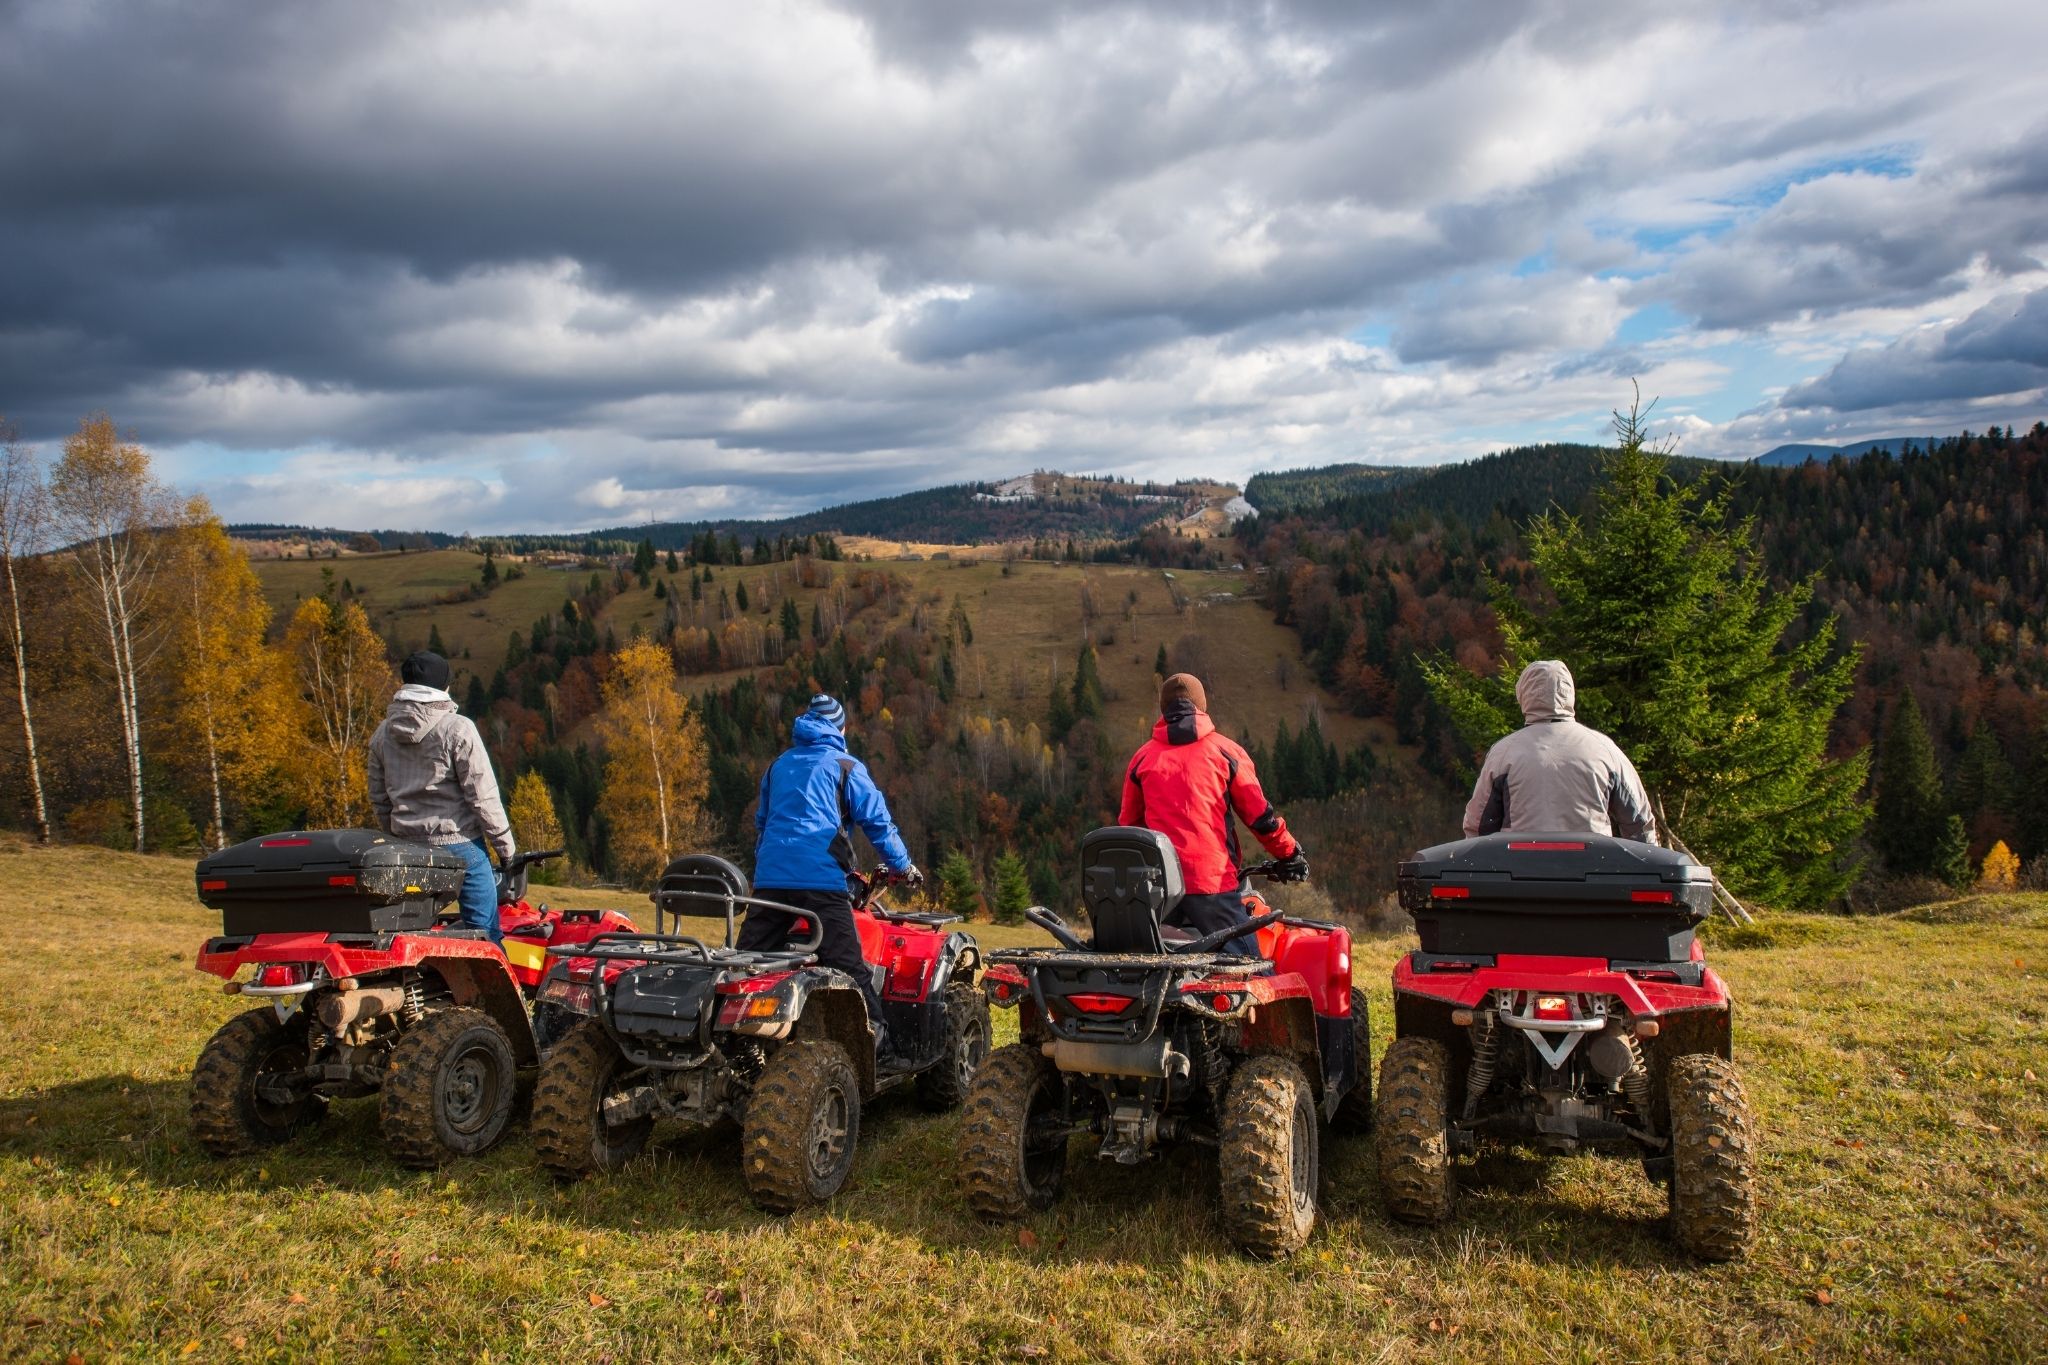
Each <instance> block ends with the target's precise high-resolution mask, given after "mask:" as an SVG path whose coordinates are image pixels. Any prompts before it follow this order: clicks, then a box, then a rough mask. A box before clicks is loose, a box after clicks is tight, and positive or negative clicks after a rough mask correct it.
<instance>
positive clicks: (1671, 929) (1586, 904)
mask: <svg viewBox="0 0 2048 1365" xmlns="http://www.w3.org/2000/svg"><path fill="white" fill-rule="evenodd" d="M1400 888H1401V908H1402V909H1404V910H1406V911H1407V912H1408V913H1409V914H1411V915H1413V916H1414V917H1415V932H1416V934H1417V935H1418V936H1419V937H1420V938H1421V939H1422V950H1423V951H1424V952H1428V953H1496V954H1497V953H1548V954H1552V955H1555V956H1559V957H1604V958H1610V959H1623V960H1627V961H1633V962H1682V961H1684V960H1685V959H1687V958H1688V957H1690V956H1691V955H1692V937H1693V929H1694V927H1695V926H1696V925H1698V924H1699V922H1700V921H1701V920H1703V919H1705V918H1706V917H1707V915H1708V914H1709V913H1711V912H1712V910H1713V905H1714V899H1713V898H1714V874H1713V872H1712V871H1711V870H1709V869H1707V868H1705V867H1702V866H1700V865H1699V864H1698V863H1696V862H1694V861H1693V860H1692V859H1690V858H1688V857H1686V856H1685V855H1684V854H1682V853H1677V852H1674V851H1672V850H1671V849H1667V848H1656V847H1653V846H1651V845H1649V844H1640V843H1637V842H1635V841H1634V840H1633V839H1612V838H1608V837H1607V836H1605V835H1599V834H1489V835H1486V836H1485V837H1483V838H1479V839H1461V840H1459V841H1458V842H1457V843H1454V844H1438V845H1437V846H1436V847H1435V848H1426V849H1424V850H1422V851H1421V852H1420V853H1418V854H1416V855H1415V856H1414V857H1413V858H1411V859H1409V860H1408V861H1407V862H1404V863H1402V864H1401V866H1400Z"/></svg>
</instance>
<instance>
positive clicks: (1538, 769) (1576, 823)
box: [1465, 659, 1657, 844]
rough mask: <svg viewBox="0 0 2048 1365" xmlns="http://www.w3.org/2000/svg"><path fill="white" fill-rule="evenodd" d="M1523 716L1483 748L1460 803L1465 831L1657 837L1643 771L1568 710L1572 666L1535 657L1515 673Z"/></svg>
mask: <svg viewBox="0 0 2048 1365" xmlns="http://www.w3.org/2000/svg"><path fill="white" fill-rule="evenodd" d="M1515 700H1516V701H1518V702H1520V703H1521V705H1522V719H1523V720H1524V721H1525V722H1526V724H1525V725H1524V726H1523V727H1522V728H1521V729H1519V730H1517V731H1515V732H1514V733H1513V734H1511V735H1509V736H1508V737H1507V738H1505V739H1503V740H1501V741H1500V742H1499V743H1497V744H1495V745H1494V746H1493V747H1492V748H1491V749H1489V750H1487V751H1486V764H1485V766H1484V767H1482V768H1481V769H1480V770H1479V782H1478V785H1476V786H1475V787H1473V789H1472V800H1471V801H1470V802H1468V803H1467V804H1466V806H1465V837H1466V838H1468V839H1469V838H1471V837H1472V836H1474V835H1478V834H1525V833H1526V834H1534V833H1543V834H1579V833H1585V834H1612V835H1617V836H1619V837H1620V838H1623V839H1635V840H1638V841H1640V842H1642V843H1645V844H1654V843H1656V842H1657V821H1656V818H1655V817H1654V816H1652V815H1651V814H1650V798H1649V796H1648V795H1647V794H1646V793H1645V792H1644V791H1643V779H1642V778H1640V777H1638V776H1636V767H1635V764H1633V763H1631V762H1629V761H1628V755H1627V754H1624V753H1623V752H1622V751H1621V747H1620V746H1619V745H1617V744H1616V743H1615V742H1614V741H1613V740H1611V739H1609V738H1608V737H1607V736H1605V735H1603V734H1601V733H1600V732H1599V731H1598V730H1595V729H1592V728H1590V727H1588V726H1584V725H1581V724H1579V723H1578V721H1576V720H1574V719H1573V718H1572V715H1573V711H1574V709H1575V703H1576V700H1577V690H1576V689H1575V688H1574V687H1573V685H1572V674H1571V670H1570V669H1568V668H1566V667H1565V666H1564V665H1563V664H1562V663H1560V662H1558V661H1557V660H1556V659H1539V660H1537V661H1536V662H1535V663H1533V664H1530V665H1529V666H1528V667H1527V668H1525V669H1523V670H1522V676H1521V677H1520V678H1518V679H1516V680H1515Z"/></svg>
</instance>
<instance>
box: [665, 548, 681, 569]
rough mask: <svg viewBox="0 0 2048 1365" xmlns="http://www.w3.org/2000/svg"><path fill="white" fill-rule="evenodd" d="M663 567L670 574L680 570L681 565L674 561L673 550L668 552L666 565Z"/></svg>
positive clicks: (674, 553)
mask: <svg viewBox="0 0 2048 1365" xmlns="http://www.w3.org/2000/svg"><path fill="white" fill-rule="evenodd" d="M665 567H666V568H667V569H668V571H669V572H670V573H674V572H675V571H676V570H677V569H680V568H681V567H682V564H681V563H680V562H678V561H677V559H676V552H675V551H674V550H670V551H669V552H668V563H667V565H666V566H665Z"/></svg>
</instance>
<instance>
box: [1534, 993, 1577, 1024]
mask: <svg viewBox="0 0 2048 1365" xmlns="http://www.w3.org/2000/svg"><path fill="white" fill-rule="evenodd" d="M1536 1017H1537V1018H1538V1019H1569V1018H1571V1017H1572V1002H1571V1001H1570V1000H1569V999H1567V998H1566V997H1565V996H1562V995H1539V996H1537V997H1536Z"/></svg>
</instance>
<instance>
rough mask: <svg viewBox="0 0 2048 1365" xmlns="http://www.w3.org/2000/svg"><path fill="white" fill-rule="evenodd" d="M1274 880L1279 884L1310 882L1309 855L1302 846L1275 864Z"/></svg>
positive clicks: (1297, 846) (1295, 848)
mask: <svg viewBox="0 0 2048 1365" xmlns="http://www.w3.org/2000/svg"><path fill="white" fill-rule="evenodd" d="M1273 880H1274V881H1278V882H1305V881H1307V880H1308V854H1307V853H1305V852H1303V851H1302V847H1301V845H1300V844H1296V845H1295V846H1294V852H1292V853H1290V854H1288V855H1287V856H1286V857H1285V858H1282V859H1281V860H1280V861H1278V862H1276V863H1274V864H1273Z"/></svg>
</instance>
